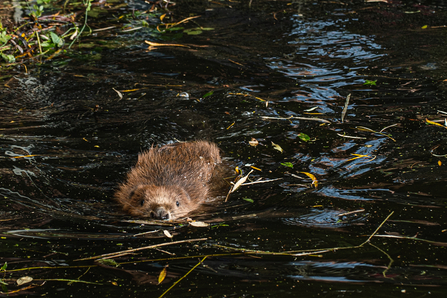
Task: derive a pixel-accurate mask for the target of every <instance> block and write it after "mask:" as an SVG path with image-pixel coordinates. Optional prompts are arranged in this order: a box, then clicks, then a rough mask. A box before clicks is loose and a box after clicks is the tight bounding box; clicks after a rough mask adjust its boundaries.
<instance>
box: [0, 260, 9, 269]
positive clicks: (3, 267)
mask: <svg viewBox="0 0 447 298" xmlns="http://www.w3.org/2000/svg"><path fill="white" fill-rule="evenodd" d="M7 267H8V262H5V264H3V266H2V268H0V271H5V270H6V268H7Z"/></svg>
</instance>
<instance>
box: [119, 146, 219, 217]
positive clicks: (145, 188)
mask: <svg viewBox="0 0 447 298" xmlns="http://www.w3.org/2000/svg"><path fill="white" fill-rule="evenodd" d="M221 161H222V160H221V157H220V151H219V148H218V147H217V145H216V144H214V143H211V142H208V141H195V142H184V143H175V144H169V145H165V146H162V147H154V146H152V147H151V148H150V149H149V150H148V151H146V152H143V153H140V154H139V156H138V161H137V163H136V165H135V167H134V168H132V170H131V171H130V172H129V173H128V174H127V179H126V181H125V182H124V183H122V184H121V185H120V187H119V189H118V191H117V192H116V194H115V198H116V200H117V201H118V202H119V203H120V204H121V205H122V206H123V210H124V211H125V212H127V213H129V214H131V215H134V216H141V217H150V218H154V219H177V218H179V217H182V216H185V215H186V214H188V213H190V212H191V211H193V210H195V209H196V208H198V207H199V205H200V204H201V203H202V202H203V201H204V200H205V199H206V197H207V194H208V191H209V185H208V184H209V182H210V180H211V177H212V176H213V171H214V168H215V167H216V165H217V164H219V163H221Z"/></svg>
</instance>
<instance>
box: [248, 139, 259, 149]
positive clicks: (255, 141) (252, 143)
mask: <svg viewBox="0 0 447 298" xmlns="http://www.w3.org/2000/svg"><path fill="white" fill-rule="evenodd" d="M248 144H250V146H253V147H256V146H258V145H259V142H258V140H256V139H255V138H251V140H250V141H248Z"/></svg>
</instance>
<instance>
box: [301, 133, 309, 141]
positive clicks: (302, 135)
mask: <svg viewBox="0 0 447 298" xmlns="http://www.w3.org/2000/svg"><path fill="white" fill-rule="evenodd" d="M298 137H299V138H300V140H301V141H304V142H309V141H310V137H309V136H308V135H306V134H305V133H302V132H300V133H299V134H298Z"/></svg>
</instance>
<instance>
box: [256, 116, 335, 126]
mask: <svg viewBox="0 0 447 298" xmlns="http://www.w3.org/2000/svg"><path fill="white" fill-rule="evenodd" d="M261 119H264V120H291V119H295V120H307V121H318V122H323V123H328V124H330V123H331V121H329V120H326V119H321V118H315V117H312V118H309V117H297V116H290V117H287V118H283V117H269V116H261Z"/></svg>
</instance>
